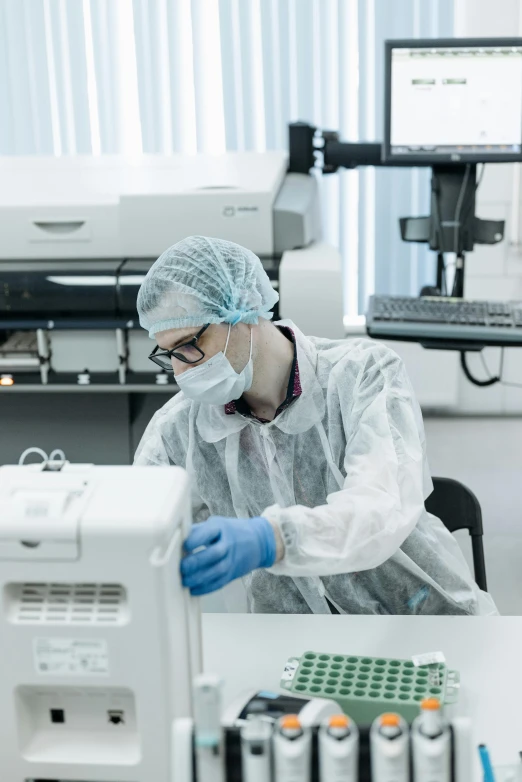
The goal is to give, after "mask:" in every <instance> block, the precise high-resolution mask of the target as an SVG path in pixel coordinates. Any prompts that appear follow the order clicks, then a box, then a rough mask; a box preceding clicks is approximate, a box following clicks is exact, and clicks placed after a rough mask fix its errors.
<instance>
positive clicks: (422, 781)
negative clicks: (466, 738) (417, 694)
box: [411, 698, 451, 782]
mask: <svg viewBox="0 0 522 782" xmlns="http://www.w3.org/2000/svg"><path fill="white" fill-rule="evenodd" d="M411 741H412V752H413V776H414V779H415V782H450V781H451V731H450V729H449V725H448V724H447V722H446V720H445V719H444V718H443V716H442V710H441V705H440V702H439V701H438V700H437V698H426V700H424V701H422V703H421V713H420V714H419V716H418V717H416V718H415V719H414V721H413V724H412V726H411Z"/></svg>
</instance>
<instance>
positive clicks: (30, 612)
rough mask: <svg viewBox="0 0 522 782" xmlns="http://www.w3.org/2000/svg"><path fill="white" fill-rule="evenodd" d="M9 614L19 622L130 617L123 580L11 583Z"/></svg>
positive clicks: (79, 622) (89, 621) (85, 622)
mask: <svg viewBox="0 0 522 782" xmlns="http://www.w3.org/2000/svg"><path fill="white" fill-rule="evenodd" d="M5 598H6V600H5V604H6V608H7V618H8V619H9V621H10V622H13V623H15V624H67V625H73V624H74V625H99V624H104V625H106V624H124V623H125V622H126V621H127V620H128V604H127V594H126V591H125V589H124V588H123V587H122V586H121V585H120V584H54V583H53V584H51V583H25V584H9V585H8V586H7V587H6V589H5Z"/></svg>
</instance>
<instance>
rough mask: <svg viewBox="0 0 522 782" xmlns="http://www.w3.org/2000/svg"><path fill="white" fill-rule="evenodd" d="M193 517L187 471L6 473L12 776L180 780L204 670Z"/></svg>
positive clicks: (0, 539) (2, 718) (0, 472)
mask: <svg viewBox="0 0 522 782" xmlns="http://www.w3.org/2000/svg"><path fill="white" fill-rule="evenodd" d="M50 468H52V469H50ZM190 523H191V511H190V492H189V485H188V477H187V474H186V473H185V471H184V470H182V469H180V468H176V467H158V468H157V469H154V470H152V469H149V468H147V467H94V466H91V465H81V464H78V465H70V464H64V465H63V464H61V463H56V462H53V463H44V464H38V465H30V466H24V467H2V468H0V592H1V602H0V605H1V615H0V648H1V650H2V661H3V662H2V666H0V726H1V727H0V758H1V773H0V776H1V779H2V782H21V781H23V780H34V779H38V780H85V781H87V782H113V781H114V780H117V782H150V781H151V780H155V782H172V766H173V758H172V749H171V748H172V742H171V734H172V726H173V722H174V720H175V719H177V718H190V717H191V716H192V698H191V683H192V679H193V677H194V676H195V675H196V674H199V673H200V670H201V648H200V637H199V636H200V617H199V604H198V601H197V600H196V599H194V598H191V597H190V595H189V592H188V591H187V590H184V589H182V587H181V581H180V577H179V559H180V556H181V545H182V541H183V539H184V537H185V536H186V534H187V531H188V529H189V526H190Z"/></svg>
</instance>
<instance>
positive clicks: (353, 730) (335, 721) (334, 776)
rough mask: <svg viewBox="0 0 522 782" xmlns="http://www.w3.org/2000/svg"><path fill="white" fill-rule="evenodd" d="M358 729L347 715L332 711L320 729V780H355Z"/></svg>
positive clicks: (357, 758) (356, 773) (340, 781)
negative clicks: (332, 713)
mask: <svg viewBox="0 0 522 782" xmlns="http://www.w3.org/2000/svg"><path fill="white" fill-rule="evenodd" d="M358 777H359V730H358V728H357V725H356V724H355V723H354V722H353V720H350V718H349V717H347V716H346V714H334V715H332V716H331V717H329V718H328V719H327V720H325V721H324V722H323V724H322V725H321V728H320V730H319V779H320V782H357V780H358Z"/></svg>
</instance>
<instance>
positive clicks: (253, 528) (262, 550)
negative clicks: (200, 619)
mask: <svg viewBox="0 0 522 782" xmlns="http://www.w3.org/2000/svg"><path fill="white" fill-rule="evenodd" d="M201 546H205V548H204V550H202V551H198V552H196V553H195V554H193V553H192V552H193V551H194V550H195V549H199V548H200V547H201ZM184 549H185V551H186V552H187V556H186V557H184V558H183V559H182V560H181V565H180V569H181V578H182V581H183V586H185V587H188V588H189V589H190V591H191V594H193V595H206V594H208V593H209V592H215V590H216V589H221V587H224V586H225V584H228V583H229V581H233V580H234V579H235V578H240V577H241V576H246V574H247V573H250V572H251V571H252V570H256V568H260V567H270V566H271V565H273V564H274V562H275V558H276V540H275V535H274V530H273V529H272V525H271V524H270V522H269V521H267V519H265V518H262V517H257V518H253V519H227V518H223V517H222V516H211V517H210V518H209V519H208V520H207V521H203V522H201V523H200V524H194V525H193V527H192V531H191V533H190V535H189V536H188V538H187V539H186V541H185V543H184Z"/></svg>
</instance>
